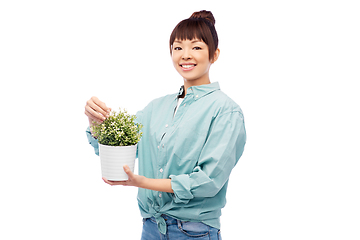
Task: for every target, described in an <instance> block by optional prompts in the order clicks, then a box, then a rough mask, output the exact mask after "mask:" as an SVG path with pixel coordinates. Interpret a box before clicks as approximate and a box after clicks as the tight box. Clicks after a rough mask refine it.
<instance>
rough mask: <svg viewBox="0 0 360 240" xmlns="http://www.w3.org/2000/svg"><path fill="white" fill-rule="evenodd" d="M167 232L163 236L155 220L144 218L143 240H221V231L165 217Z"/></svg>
mask: <svg viewBox="0 0 360 240" xmlns="http://www.w3.org/2000/svg"><path fill="white" fill-rule="evenodd" d="M163 217H164V219H165V221H166V225H167V232H166V235H163V234H161V233H160V232H159V230H158V226H157V224H156V221H155V218H153V217H152V218H146V219H145V218H144V220H143V222H144V224H143V230H142V236H141V240H185V239H197V240H205V239H206V240H209V239H211V240H216V239H218V240H221V235H220V230H219V229H216V228H213V227H210V226H208V225H206V224H204V223H201V222H184V221H180V220H177V219H175V218H172V217H169V216H165V215H163Z"/></svg>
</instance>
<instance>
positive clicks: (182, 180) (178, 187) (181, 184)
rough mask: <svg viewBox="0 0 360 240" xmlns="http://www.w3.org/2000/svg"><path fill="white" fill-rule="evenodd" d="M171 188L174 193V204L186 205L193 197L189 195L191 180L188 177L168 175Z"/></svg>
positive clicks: (185, 175)
mask: <svg viewBox="0 0 360 240" xmlns="http://www.w3.org/2000/svg"><path fill="white" fill-rule="evenodd" d="M170 178H171V188H172V190H173V191H174V197H175V199H174V201H175V203H184V204H187V203H188V202H189V201H190V200H191V199H193V198H194V196H193V195H192V193H191V190H190V189H191V182H190V181H191V180H190V177H189V175H187V174H182V175H177V176H175V175H170Z"/></svg>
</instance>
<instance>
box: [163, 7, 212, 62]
mask: <svg viewBox="0 0 360 240" xmlns="http://www.w3.org/2000/svg"><path fill="white" fill-rule="evenodd" d="M194 38H197V39H199V40H202V41H204V42H205V43H206V44H207V45H208V47H209V59H210V60H211V59H212V58H213V57H214V54H215V51H216V49H217V48H218V44H219V40H218V36H217V33H216V29H215V18H214V15H213V14H212V13H211V12H210V11H205V10H202V11H199V12H194V13H193V14H192V15H191V16H190V18H188V19H185V20H182V21H181V22H179V23H178V25H176V27H175V28H174V30H173V31H172V33H171V35H170V54H172V45H173V43H174V41H175V39H179V40H192V39H194Z"/></svg>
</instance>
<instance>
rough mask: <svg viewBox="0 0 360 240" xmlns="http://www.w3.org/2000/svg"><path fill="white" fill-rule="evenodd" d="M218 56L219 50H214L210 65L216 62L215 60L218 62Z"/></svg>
mask: <svg viewBox="0 0 360 240" xmlns="http://www.w3.org/2000/svg"><path fill="white" fill-rule="evenodd" d="M219 55H220V49H216V50H215V53H214V57H213V58H212V59H211V63H214V62H216V60H218V58H219Z"/></svg>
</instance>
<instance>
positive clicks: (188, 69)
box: [179, 63, 196, 71]
mask: <svg viewBox="0 0 360 240" xmlns="http://www.w3.org/2000/svg"><path fill="white" fill-rule="evenodd" d="M183 65H194V66H193V67H190V68H184V67H183ZM179 66H180V67H181V69H182V70H183V71H191V70H193V69H194V68H195V67H196V64H195V63H180V64H179Z"/></svg>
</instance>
